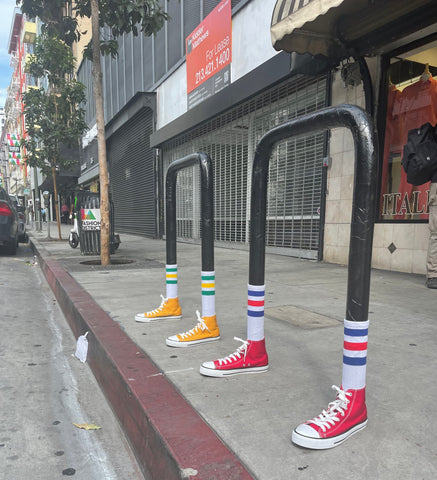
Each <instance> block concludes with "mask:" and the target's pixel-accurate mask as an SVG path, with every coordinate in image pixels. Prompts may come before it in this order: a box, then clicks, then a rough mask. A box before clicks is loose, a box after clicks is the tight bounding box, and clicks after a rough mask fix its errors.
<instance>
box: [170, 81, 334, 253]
mask: <svg viewBox="0 0 437 480" xmlns="http://www.w3.org/2000/svg"><path fill="white" fill-rule="evenodd" d="M327 81H328V80H327V77H326V76H320V77H300V78H298V79H294V80H291V81H290V80H289V81H287V82H284V83H283V84H280V85H278V86H275V87H273V88H271V89H269V90H267V91H266V92H263V93H262V94H260V95H258V96H256V97H254V98H253V99H251V100H249V101H248V102H246V103H244V104H242V105H240V106H238V107H236V108H234V109H232V110H231V111H230V112H226V113H224V114H222V115H220V116H219V117H217V118H215V119H213V120H210V121H209V122H207V123H205V124H202V125H201V126H199V127H198V128H196V129H193V130H192V131H190V132H187V133H186V134H184V135H181V136H180V137H177V138H175V139H173V140H171V141H170V142H168V143H167V144H165V145H164V146H163V149H162V151H163V169H164V172H165V171H166V168H167V167H168V165H169V164H170V163H171V162H172V161H173V160H175V159H177V158H180V157H182V156H184V155H188V154H190V153H192V152H195V151H204V152H205V153H207V154H208V155H209V156H210V157H211V160H212V162H213V168H214V208H215V212H214V217H215V240H216V244H218V245H222V246H226V245H230V246H231V245H233V244H234V245H235V244H240V245H241V244H245V245H248V244H249V232H250V219H249V215H248V212H249V205H250V195H251V192H250V178H251V168H252V159H253V155H254V149H255V146H256V144H257V143H258V142H259V140H260V139H261V137H262V136H263V135H264V134H265V133H266V132H267V131H268V130H270V129H271V128H273V127H275V126H276V125H280V124H281V123H284V122H286V121H288V120H290V119H292V118H296V117H299V116H302V115H305V114H307V113H310V112H314V111H317V110H320V109H322V108H324V107H326V105H327V101H328V100H327ZM325 142H326V134H324V133H310V134H308V135H305V136H303V137H299V138H293V139H288V140H286V141H284V142H282V143H280V144H279V145H278V146H277V147H276V148H275V149H274V151H273V153H272V160H271V162H270V168H269V197H268V211H267V219H266V220H267V227H266V245H267V251H268V252H270V253H281V254H287V255H292V256H298V257H302V258H311V259H316V258H318V254H319V251H320V248H321V246H320V227H321V225H320V222H321V201H322V195H323V192H322V186H323V182H322V175H323V173H322V170H323V159H324V156H325V151H324V150H325ZM181 173H182V175H181V178H180V179H179V182H178V191H177V195H178V211H177V229H178V230H177V236H178V238H181V239H184V240H193V241H198V239H199V238H200V231H199V220H198V219H199V212H200V207H199V205H198V201H197V196H196V195H195V193H194V192H195V190H196V189H197V188H198V178H197V177H196V176H197V173H196V171H194V170H193V169H187V170H186V171H184V172H181Z"/></svg>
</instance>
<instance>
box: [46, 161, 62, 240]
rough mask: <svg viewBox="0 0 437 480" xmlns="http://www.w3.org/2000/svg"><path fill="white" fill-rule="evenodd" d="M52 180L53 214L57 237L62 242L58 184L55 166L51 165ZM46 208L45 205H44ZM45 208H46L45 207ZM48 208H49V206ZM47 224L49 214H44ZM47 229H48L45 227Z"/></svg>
mask: <svg viewBox="0 0 437 480" xmlns="http://www.w3.org/2000/svg"><path fill="white" fill-rule="evenodd" d="M52 178H53V190H54V192H55V193H54V195H55V213H56V223H57V224H58V236H59V240H62V235H61V220H60V218H59V202H58V184H57V183H56V165H54V164H53V165H52ZM44 207H46V205H44ZM46 208H47V207H46ZM49 208H50V206H49ZM46 218H47V222H50V213H49V211H48V212H46ZM47 228H48V227H47Z"/></svg>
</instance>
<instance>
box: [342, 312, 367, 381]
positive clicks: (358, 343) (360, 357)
mask: <svg viewBox="0 0 437 480" xmlns="http://www.w3.org/2000/svg"><path fill="white" fill-rule="evenodd" d="M368 331H369V321H368V320H367V321H366V322H351V321H350V320H345V321H344V346H343V378H342V388H343V390H349V389H352V390H360V389H362V388H365V386H366V364H367V336H368Z"/></svg>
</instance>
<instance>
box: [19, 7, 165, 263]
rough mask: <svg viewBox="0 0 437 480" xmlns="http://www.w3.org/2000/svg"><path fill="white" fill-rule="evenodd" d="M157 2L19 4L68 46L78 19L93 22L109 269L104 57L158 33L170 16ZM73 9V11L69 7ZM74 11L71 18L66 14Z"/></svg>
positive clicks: (103, 256)
mask: <svg viewBox="0 0 437 480" xmlns="http://www.w3.org/2000/svg"><path fill="white" fill-rule="evenodd" d="M159 3H160V2H159V1H158V0H75V1H73V2H72V1H71V0H70V1H69V0H66V1H65V0H17V4H18V5H20V6H21V10H22V12H23V13H25V14H27V15H29V16H31V17H39V18H41V20H42V21H43V22H45V28H46V30H47V31H51V32H53V31H56V32H58V34H59V35H62V36H63V37H62V38H63V39H64V40H65V42H66V43H68V44H70V45H71V44H72V43H73V42H74V41H77V40H79V39H80V36H81V34H83V32H81V31H80V29H79V27H78V18H89V19H91V26H92V40H91V42H90V44H89V45H88V46H87V47H86V48H85V52H84V55H85V56H86V57H88V58H90V59H92V62H93V90H94V101H95V105H96V125H97V146H98V158H99V181H100V214H101V225H100V229H101V230H100V242H101V243H100V260H101V264H102V265H109V264H110V263H111V258H110V249H109V241H110V218H109V177H108V168H107V159H106V139H105V120H104V109H103V82H102V69H101V57H100V56H101V55H112V56H113V57H114V56H116V55H117V51H118V42H117V39H118V37H119V36H120V35H123V34H127V33H132V34H133V35H135V36H137V35H139V33H142V34H144V35H146V36H150V35H153V34H154V33H156V32H158V31H159V30H160V29H161V28H162V27H163V25H164V22H165V21H166V20H167V18H168V16H167V14H166V12H165V10H164V9H163V8H162V7H161V6H160V4H159ZM68 6H72V9H68V8H66V7H68ZM68 11H72V12H73V13H72V14H71V15H67V14H66V12H68ZM105 26H106V27H109V29H110V31H111V35H112V36H111V38H109V39H102V36H101V34H100V32H101V29H102V28H103V27H105Z"/></svg>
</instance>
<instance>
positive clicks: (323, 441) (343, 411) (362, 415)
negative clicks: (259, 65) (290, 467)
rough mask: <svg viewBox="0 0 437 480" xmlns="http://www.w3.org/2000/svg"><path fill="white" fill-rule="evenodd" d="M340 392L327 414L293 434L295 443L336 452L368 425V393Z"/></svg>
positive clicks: (334, 387) (329, 406) (292, 437)
mask: <svg viewBox="0 0 437 480" xmlns="http://www.w3.org/2000/svg"><path fill="white" fill-rule="evenodd" d="M332 389H333V390H336V391H337V398H336V399H335V400H334V401H333V402H331V403H330V404H329V405H328V409H327V410H323V412H322V413H321V414H320V415H319V416H318V417H315V418H313V419H312V420H309V421H308V422H305V423H302V424H301V425H299V426H298V427H296V428H295V429H294V431H293V433H292V436H291V441H292V442H293V443H295V444H296V445H300V446H301V447H306V448H313V449H325V448H333V447H336V446H337V445H340V443H343V442H344V441H345V440H347V439H348V438H349V437H350V436H351V435H353V434H354V433H357V432H359V431H360V430H361V429H363V428H364V427H365V426H366V425H367V408H366V389H365V388H362V389H360V390H346V391H345V390H342V389H341V388H338V387H336V386H335V385H333V386H332Z"/></svg>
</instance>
